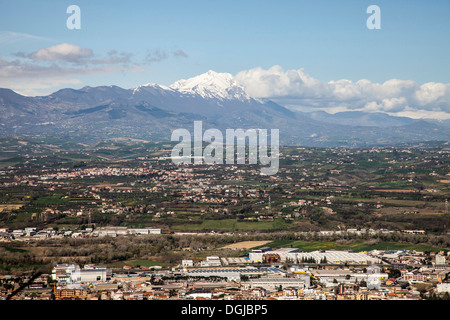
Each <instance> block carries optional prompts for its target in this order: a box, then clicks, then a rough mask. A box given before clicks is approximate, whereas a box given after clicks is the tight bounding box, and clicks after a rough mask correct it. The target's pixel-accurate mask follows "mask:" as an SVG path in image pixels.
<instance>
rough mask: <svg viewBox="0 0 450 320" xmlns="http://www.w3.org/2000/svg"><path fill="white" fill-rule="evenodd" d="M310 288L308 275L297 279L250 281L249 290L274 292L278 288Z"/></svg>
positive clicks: (283, 278)
mask: <svg viewBox="0 0 450 320" xmlns="http://www.w3.org/2000/svg"><path fill="white" fill-rule="evenodd" d="M309 286H310V277H309V275H302V276H299V277H297V278H286V277H270V278H269V277H267V278H258V279H251V280H250V288H251V289H256V288H262V289H265V290H269V291H276V290H278V289H280V288H295V289H306V288H309Z"/></svg>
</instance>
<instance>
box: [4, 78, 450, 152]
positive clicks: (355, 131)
mask: <svg viewBox="0 0 450 320" xmlns="http://www.w3.org/2000/svg"><path fill="white" fill-rule="evenodd" d="M0 108H1V110H2V113H1V114H0V124H1V125H0V135H2V136H8V135H20V134H22V135H29V134H32V135H35V134H40V135H45V134H48V135H61V136H64V137H66V138H67V139H75V140H79V141H88V140H89V141H95V140H100V139H103V138H108V137H113V136H114V137H120V136H126V137H131V138H146V139H160V140H170V135H171V131H172V130H174V129H176V128H186V129H191V128H192V127H193V122H194V121H195V120H201V121H203V122H204V126H203V127H204V129H206V128H217V129H220V130H225V129H226V128H235V129H237V128H242V129H248V128H266V129H279V130H280V142H281V143H282V144H284V145H305V146H350V147H358V146H366V145H385V144H392V143H403V142H414V141H424V140H450V129H449V128H445V127H442V126H439V125H438V124H435V123H429V122H427V123H426V124H425V123H421V122H411V123H406V122H408V121H406V120H405V123H402V122H401V121H400V122H398V124H400V125H396V126H392V127H390V128H391V129H389V130H386V127H378V126H371V125H367V124H371V123H370V122H368V123H365V125H363V123H359V124H357V125H355V121H354V120H352V121H353V122H352V124H353V125H348V124H345V123H339V121H336V122H334V123H333V121H332V120H329V119H328V122H327V121H322V120H321V119H318V118H317V117H316V119H315V118H314V116H310V115H308V114H305V113H301V112H296V111H293V110H289V109H288V108H286V107H284V106H281V105H279V104H277V103H275V102H273V101H271V100H267V99H265V100H260V99H254V98H252V97H250V96H249V95H248V94H247V93H246V91H245V88H243V87H241V86H240V85H238V84H237V83H236V82H235V81H234V80H233V78H232V76H231V74H227V73H217V72H214V71H212V70H210V71H208V72H207V73H204V74H202V75H199V76H196V77H193V78H190V79H182V80H179V81H176V82H174V83H173V84H172V85H171V86H169V87H167V86H161V85H158V84H150V83H149V84H145V85H141V86H138V87H135V88H130V89H124V88H121V87H118V86H98V87H90V86H85V87H83V88H81V89H70V88H65V89H61V90H58V91H56V92H54V93H52V94H49V95H47V96H38V97H25V96H21V95H20V94H17V93H15V92H14V91H12V90H10V89H0ZM359 115H361V114H359ZM321 116H322V117H323V116H326V115H324V114H321ZM362 116H366V115H362ZM391 120H392V119H391ZM397 120H398V119H397ZM403 120H404V119H403ZM330 121H331V122H330Z"/></svg>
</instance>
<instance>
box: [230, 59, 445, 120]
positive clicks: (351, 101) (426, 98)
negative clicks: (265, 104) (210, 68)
mask: <svg viewBox="0 0 450 320" xmlns="http://www.w3.org/2000/svg"><path fill="white" fill-rule="evenodd" d="M235 79H236V81H237V82H238V83H240V84H241V85H242V86H244V87H245V88H246V91H247V93H248V94H249V95H250V96H252V97H255V98H268V99H271V100H273V101H276V102H278V103H280V104H282V105H284V106H286V107H289V108H293V109H297V110H306V109H309V110H310V109H321V110H324V111H328V112H331V113H333V112H337V111H346V110H359V111H367V112H385V113H389V114H393V115H407V116H409V117H413V118H437V119H450V84H444V83H436V82H429V83H424V84H422V85H419V84H418V83H416V82H414V81H411V80H399V79H391V80H388V81H386V82H384V83H373V82H371V81H369V80H367V79H362V80H359V81H356V82H353V81H350V80H346V79H341V80H333V81H328V82H322V81H320V80H317V79H315V78H313V77H311V76H310V75H309V74H307V73H306V72H305V70H304V69H297V70H284V69H283V68H282V67H281V66H278V65H276V66H273V67H271V68H269V69H263V68H260V67H257V68H253V69H250V70H244V71H241V72H239V73H238V74H236V75H235Z"/></svg>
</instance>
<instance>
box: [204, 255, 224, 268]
mask: <svg viewBox="0 0 450 320" xmlns="http://www.w3.org/2000/svg"><path fill="white" fill-rule="evenodd" d="M221 265H222V262H221V261H220V258H219V257H217V256H211V257H206V260H204V261H202V262H201V266H202V267H220V266H221Z"/></svg>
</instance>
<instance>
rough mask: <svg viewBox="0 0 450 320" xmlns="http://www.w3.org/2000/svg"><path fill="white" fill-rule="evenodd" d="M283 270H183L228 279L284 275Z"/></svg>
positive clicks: (187, 273) (191, 275)
mask: <svg viewBox="0 0 450 320" xmlns="http://www.w3.org/2000/svg"><path fill="white" fill-rule="evenodd" d="M284 274H285V272H284V271H283V270H281V269H278V268H256V267H245V268H239V267H235V268H233V267H228V268H196V269H190V270H187V271H186V272H185V275H186V276H190V277H212V276H214V277H223V278H227V280H229V281H240V280H241V276H248V277H252V276H261V275H277V276H284Z"/></svg>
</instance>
